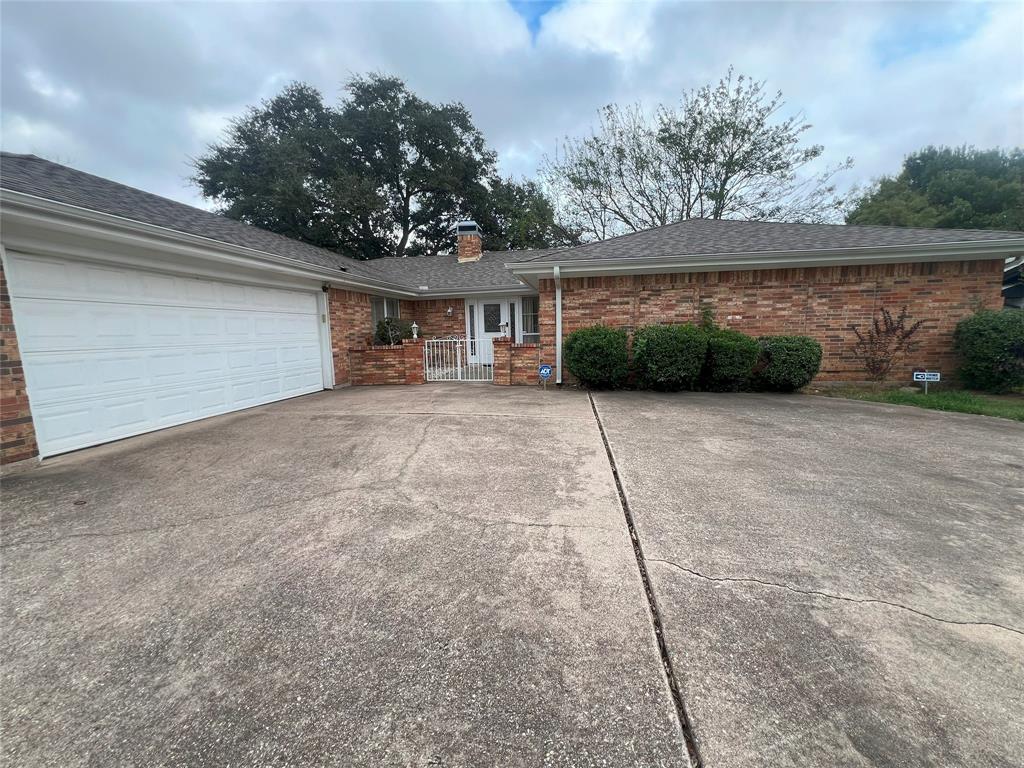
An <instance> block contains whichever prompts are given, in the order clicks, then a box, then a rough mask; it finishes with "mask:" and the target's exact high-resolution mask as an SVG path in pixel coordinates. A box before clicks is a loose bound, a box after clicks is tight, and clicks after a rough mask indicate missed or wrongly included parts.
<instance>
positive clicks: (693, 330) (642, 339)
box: [633, 323, 708, 392]
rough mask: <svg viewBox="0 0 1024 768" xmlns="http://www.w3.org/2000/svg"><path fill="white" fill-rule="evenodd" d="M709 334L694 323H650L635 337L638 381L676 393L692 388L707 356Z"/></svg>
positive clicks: (634, 359) (634, 353) (634, 346)
mask: <svg viewBox="0 0 1024 768" xmlns="http://www.w3.org/2000/svg"><path fill="white" fill-rule="evenodd" d="M707 349H708V335H707V334H706V333H705V332H704V331H702V330H701V329H700V328H698V327H697V326H695V325H692V324H690V323H687V324H685V325H648V326H645V327H643V328H640V329H639V330H637V332H636V333H635V334H634V336H633V364H634V367H635V368H636V372H637V377H638V383H639V384H640V385H641V386H644V387H650V388H651V389H660V390H664V391H669V392H674V391H677V390H680V389H693V388H694V387H695V386H696V384H697V381H698V379H699V378H700V372H701V368H702V367H703V366H704V359H705V357H706V356H707Z"/></svg>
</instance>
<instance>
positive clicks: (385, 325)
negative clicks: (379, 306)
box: [373, 317, 412, 345]
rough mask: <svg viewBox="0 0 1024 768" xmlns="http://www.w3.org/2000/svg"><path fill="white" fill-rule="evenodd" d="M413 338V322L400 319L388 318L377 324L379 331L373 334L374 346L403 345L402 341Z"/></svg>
mask: <svg viewBox="0 0 1024 768" xmlns="http://www.w3.org/2000/svg"><path fill="white" fill-rule="evenodd" d="M411 338H412V321H411V320H402V319H401V318H398V317H386V318H384V319H383V320H381V321H380V322H379V323H377V330H376V332H375V333H374V334H373V343H374V344H384V345H392V344H401V343H402V339H411Z"/></svg>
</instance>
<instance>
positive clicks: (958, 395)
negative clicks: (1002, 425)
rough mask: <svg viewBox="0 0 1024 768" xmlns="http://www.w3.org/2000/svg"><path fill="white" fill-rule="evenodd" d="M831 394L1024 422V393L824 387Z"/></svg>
mask: <svg viewBox="0 0 1024 768" xmlns="http://www.w3.org/2000/svg"><path fill="white" fill-rule="evenodd" d="M821 394H823V395H826V396H828V397H847V398H850V399H853V400H871V401H873V402H876V403H892V404H893V405H916V406H917V407H918V408H931V409H933V410H936V411H955V412H956V413H976V414H980V415H982V416H998V417H999V418H1001V419H1014V420H1016V421H1024V396H1022V395H986V394H982V393H979V392H968V391H966V390H962V389H948V390H939V391H935V390H932V391H931V392H929V393H928V394H927V395H926V394H925V393H924V392H900V391H899V390H881V391H872V390H865V389H834V390H825V391H822V392H821Z"/></svg>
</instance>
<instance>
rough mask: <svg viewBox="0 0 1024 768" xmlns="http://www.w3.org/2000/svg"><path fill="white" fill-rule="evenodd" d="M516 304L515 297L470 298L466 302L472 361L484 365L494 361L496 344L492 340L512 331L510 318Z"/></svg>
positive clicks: (467, 334) (468, 337)
mask: <svg viewBox="0 0 1024 768" xmlns="http://www.w3.org/2000/svg"><path fill="white" fill-rule="evenodd" d="M515 306H516V299H515V297H506V298H495V299H470V300H468V301H467V302H466V339H467V346H468V347H469V356H470V360H471V362H474V363H480V364H482V365H491V364H492V363H493V362H494V346H493V345H492V343H491V342H492V340H493V339H495V338H497V337H499V336H507V335H508V334H509V333H510V332H511V331H510V328H511V327H512V326H511V324H510V321H509V318H510V317H511V315H512V313H513V312H514V311H515ZM478 341H482V342H483V343H477V342H478Z"/></svg>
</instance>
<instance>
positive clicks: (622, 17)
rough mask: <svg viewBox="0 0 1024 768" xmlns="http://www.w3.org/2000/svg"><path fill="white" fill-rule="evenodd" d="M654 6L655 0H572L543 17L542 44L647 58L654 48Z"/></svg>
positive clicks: (624, 57) (617, 55)
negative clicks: (587, 0)
mask: <svg viewBox="0 0 1024 768" xmlns="http://www.w3.org/2000/svg"><path fill="white" fill-rule="evenodd" d="M654 9H655V4H654V3H640V2H585V1H583V0H571V1H570V2H568V3H565V4H564V5H560V6H557V7H556V8H555V9H554V10H552V11H551V12H550V13H548V14H546V15H545V16H544V17H543V18H542V19H541V31H540V35H539V43H540V44H541V45H547V46H566V47H569V48H577V49H581V50H586V51H594V52H597V53H609V54H612V55H614V56H616V57H618V58H620V59H627V60H628V59H635V58H643V57H644V56H645V55H646V54H647V53H648V52H649V51H650V48H651V33H652V32H653V30H652V29H651V20H652V17H653V12H654Z"/></svg>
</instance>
